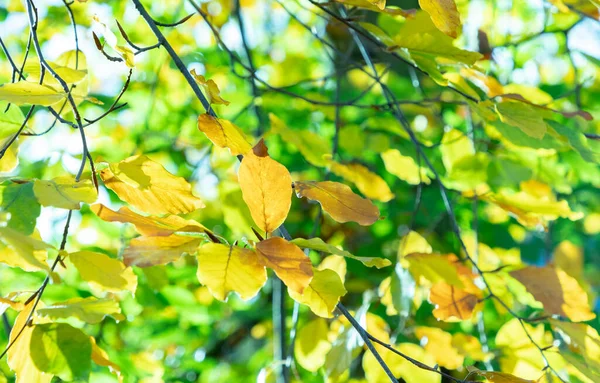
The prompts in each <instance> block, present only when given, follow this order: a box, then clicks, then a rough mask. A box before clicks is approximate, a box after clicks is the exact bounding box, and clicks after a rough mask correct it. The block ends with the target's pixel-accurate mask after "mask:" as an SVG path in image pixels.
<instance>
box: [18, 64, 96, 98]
mask: <svg viewBox="0 0 600 383" xmlns="http://www.w3.org/2000/svg"><path fill="white" fill-rule="evenodd" d="M47 63H48V65H50V67H51V68H52V69H53V70H54V71H55V72H56V74H57V75H59V76H60V78H62V79H63V80H64V81H65V82H66V83H67V84H78V83H80V82H81V81H82V80H84V79H85V78H86V77H87V74H88V73H87V70H78V69H74V68H69V67H68V66H62V65H59V64H57V63H54V62H52V61H47ZM23 71H24V72H25V73H27V74H28V76H27V81H29V82H34V83H39V79H40V63H39V62H35V61H32V60H29V61H28V62H27V64H25V67H24V68H23ZM42 85H47V86H50V87H52V88H54V89H56V90H57V91H62V90H63V89H62V85H61V84H60V82H58V80H56V79H55V78H54V77H53V76H52V75H51V74H50V73H48V71H46V72H45V75H44V82H43V84H42Z"/></svg>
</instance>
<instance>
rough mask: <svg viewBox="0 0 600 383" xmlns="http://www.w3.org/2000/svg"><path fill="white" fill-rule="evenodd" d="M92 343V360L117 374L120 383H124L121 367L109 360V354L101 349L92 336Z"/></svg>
mask: <svg viewBox="0 0 600 383" xmlns="http://www.w3.org/2000/svg"><path fill="white" fill-rule="evenodd" d="M90 342H91V344H92V360H93V361H94V363H96V364H97V365H99V366H105V367H108V368H109V369H110V372H112V373H113V374H115V375H116V376H117V378H118V381H119V383H123V375H122V374H121V368H120V367H119V365H117V364H115V363H113V362H111V361H110V359H109V358H108V354H107V353H106V351H104V350H103V349H101V348H100V347H99V346H98V345H97V344H96V339H95V338H94V337H93V336H90Z"/></svg>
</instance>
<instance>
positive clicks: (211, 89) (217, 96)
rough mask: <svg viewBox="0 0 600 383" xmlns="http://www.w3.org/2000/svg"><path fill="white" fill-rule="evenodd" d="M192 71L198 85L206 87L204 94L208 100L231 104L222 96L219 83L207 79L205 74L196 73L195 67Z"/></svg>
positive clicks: (213, 102)
mask: <svg viewBox="0 0 600 383" xmlns="http://www.w3.org/2000/svg"><path fill="white" fill-rule="evenodd" d="M190 73H191V74H192V76H194V80H196V82H197V83H198V85H200V86H201V87H202V89H204V94H206V96H207V98H208V102H210V103H211V104H217V105H225V106H227V105H229V101H227V100H225V99H223V97H221V91H220V90H219V87H218V86H217V83H215V82H214V81H213V80H206V79H205V78H204V76H202V75H201V74H198V73H196V70H195V69H192V70H191V71H190Z"/></svg>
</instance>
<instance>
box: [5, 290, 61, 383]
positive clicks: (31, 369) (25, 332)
mask: <svg viewBox="0 0 600 383" xmlns="http://www.w3.org/2000/svg"><path fill="white" fill-rule="evenodd" d="M34 303H35V300H32V301H31V302H29V303H28V304H27V305H26V306H25V308H24V309H23V311H21V312H20V313H19V315H17V318H16V319H15V322H14V323H13V326H12V329H11V331H10V338H9V344H12V347H11V348H10V349H9V350H8V353H7V362H8V366H9V367H10V369H11V370H13V371H14V372H15V374H16V376H17V379H16V383H50V382H51V381H52V377H53V375H52V374H50V373H46V372H42V371H41V370H40V369H39V368H38V367H37V366H36V364H35V363H34V361H33V358H32V357H33V354H32V353H31V352H30V344H31V343H32V335H33V332H34V329H35V328H36V326H28V323H27V319H28V318H29V315H30V314H31V311H32V310H33V306H34ZM17 334H18V335H17Z"/></svg>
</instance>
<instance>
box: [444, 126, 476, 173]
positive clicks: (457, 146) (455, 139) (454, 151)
mask: <svg viewBox="0 0 600 383" xmlns="http://www.w3.org/2000/svg"><path fill="white" fill-rule="evenodd" d="M440 151H441V153H442V161H443V162H444V167H445V168H446V170H447V171H448V173H450V172H452V168H453V166H454V165H455V164H456V163H458V162H459V161H460V160H462V159H463V158H466V157H469V156H472V155H474V154H475V148H474V147H473V143H472V142H471V140H469V138H468V137H467V136H465V135H464V133H463V132H461V131H460V130H458V129H452V130H449V131H448V132H446V133H444V137H443V138H442V146H441V147H440Z"/></svg>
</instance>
